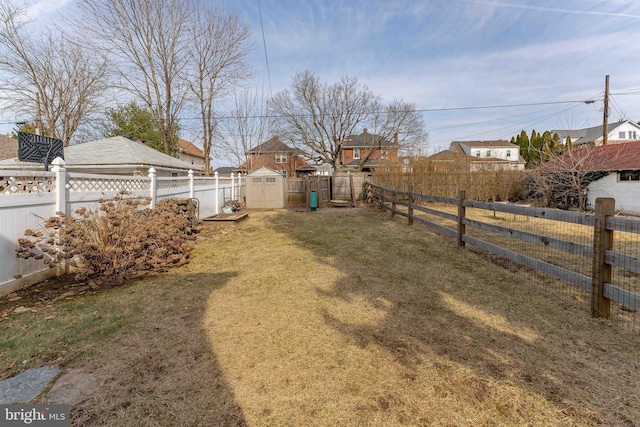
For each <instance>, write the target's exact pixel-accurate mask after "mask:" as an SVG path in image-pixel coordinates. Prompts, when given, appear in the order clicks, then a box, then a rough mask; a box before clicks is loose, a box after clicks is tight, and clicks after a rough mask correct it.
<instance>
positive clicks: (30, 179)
mask: <svg viewBox="0 0 640 427" xmlns="http://www.w3.org/2000/svg"><path fill="white" fill-rule="evenodd" d="M55 190H56V179H55V177H54V176H33V175H30V176H0V193H2V194H26V193H51V192H53V191H55Z"/></svg>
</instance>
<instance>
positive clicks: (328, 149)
mask: <svg viewBox="0 0 640 427" xmlns="http://www.w3.org/2000/svg"><path fill="white" fill-rule="evenodd" d="M271 110H272V111H273V113H274V115H275V116H278V120H277V121H276V122H275V129H276V131H277V132H278V133H280V135H281V137H282V138H284V139H286V140H288V141H289V142H290V143H291V144H293V145H295V146H297V147H298V148H300V149H302V150H303V151H305V152H307V153H309V154H310V156H311V158H312V159H313V160H314V161H315V162H316V163H318V164H320V163H329V164H331V165H332V166H333V167H334V168H335V169H339V168H340V152H341V150H342V146H343V144H344V143H345V142H346V139H347V137H348V136H350V135H353V134H355V133H356V132H357V131H359V130H360V128H365V127H368V128H369V129H371V130H372V131H373V132H371V133H374V134H375V135H378V137H379V138H372V139H371V144H372V149H373V148H375V146H376V144H380V143H381V141H382V140H384V139H386V140H392V139H393V138H394V135H395V134H396V133H398V134H399V135H403V139H406V141H407V142H410V141H417V140H419V139H421V138H423V137H424V131H423V126H422V118H421V116H420V115H419V113H417V112H416V111H415V109H414V108H413V106H411V105H410V104H405V103H403V102H402V101H394V102H392V103H391V104H389V105H388V106H385V105H383V103H382V100H381V98H380V96H378V95H376V94H374V93H373V92H372V91H371V90H369V88H368V87H367V86H365V85H363V84H360V83H358V80H357V79H355V78H352V77H344V78H343V79H342V80H341V81H340V82H337V83H333V84H326V83H322V82H321V81H320V79H319V78H318V77H316V76H315V75H313V74H312V73H311V72H309V71H304V72H301V73H298V74H296V75H295V76H294V77H293V79H292V82H291V87H290V89H287V90H284V91H282V92H280V93H278V94H276V95H275V97H274V98H273V100H272V102H271ZM370 152H371V150H370ZM365 161H366V160H365Z"/></svg>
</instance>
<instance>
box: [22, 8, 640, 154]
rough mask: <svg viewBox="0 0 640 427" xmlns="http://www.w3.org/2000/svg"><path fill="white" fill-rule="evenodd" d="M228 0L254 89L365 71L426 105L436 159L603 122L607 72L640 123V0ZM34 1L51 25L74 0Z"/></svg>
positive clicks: (617, 115) (616, 103)
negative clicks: (487, 143)
mask: <svg viewBox="0 0 640 427" xmlns="http://www.w3.org/2000/svg"><path fill="white" fill-rule="evenodd" d="M219 3H220V4H221V5H223V6H224V7H225V8H227V9H228V10H230V11H232V12H235V13H237V14H238V15H239V16H240V18H241V19H242V20H243V21H244V22H245V23H246V24H247V25H248V26H249V28H250V31H251V34H252V39H253V42H254V47H253V50H252V52H251V54H250V56H249V60H250V62H251V64H252V67H253V72H254V74H255V80H254V81H252V82H251V83H250V85H253V87H254V88H258V89H259V90H264V92H265V93H267V94H269V93H271V94H276V93H277V92H279V91H281V90H283V89H286V88H287V87H288V86H289V85H290V82H291V78H292V77H293V75H294V74H295V73H296V72H299V71H304V70H309V71H311V72H313V73H314V74H315V75H317V76H318V77H319V78H320V79H321V80H322V81H324V82H327V83H333V82H337V81H339V80H340V78H342V77H344V76H349V77H355V78H357V79H358V81H359V82H360V83H362V84H365V85H366V86H367V87H368V88H369V89H371V90H372V91H373V92H374V93H376V94H379V95H380V96H382V98H383V99H384V100H385V101H391V100H394V99H402V100H403V101H405V102H410V103H413V104H414V105H415V106H416V108H417V109H418V110H421V111H422V114H423V117H424V123H425V128H426V131H427V132H428V134H429V136H428V140H427V143H426V150H425V151H427V154H430V153H432V152H435V151H439V150H441V149H444V148H446V147H448V146H449V144H450V143H451V141H454V140H456V141H459V140H493V139H507V140H509V139H511V137H512V136H514V135H516V134H518V133H520V131H521V130H523V129H524V130H526V131H527V132H529V133H530V131H531V130H532V129H535V130H536V131H539V132H541V131H544V130H551V129H572V128H583V127H589V126H597V125H599V124H602V120H603V98H604V88H605V76H606V75H609V76H610V92H611V97H610V121H617V120H619V119H631V120H635V121H639V120H640V50H638V48H637V46H638V40H640V2H638V1H637V0H606V1H600V0H565V1H563V2H558V1H555V0H548V1H547V0H497V1H493V0H412V1H410V0H407V1H404V0H387V1H383V0H366V1H365V0H343V1H338V0H219ZM30 4H32V5H33V6H32V8H31V16H32V17H33V18H34V19H36V20H42V21H46V20H51V19H55V17H56V16H61V15H64V13H65V10H66V8H68V7H69V5H70V4H71V1H65V0H59V1H52V0H42V1H39V2H30ZM263 34H264V37H263ZM265 48H266V55H265ZM586 101H595V102H593V103H587V102H586ZM523 104H527V105H523Z"/></svg>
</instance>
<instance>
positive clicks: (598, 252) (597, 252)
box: [591, 198, 615, 319]
mask: <svg viewBox="0 0 640 427" xmlns="http://www.w3.org/2000/svg"><path fill="white" fill-rule="evenodd" d="M614 214H615V200H614V199H611V198H597V199H596V206H595V218H594V219H595V221H594V228H593V269H592V275H591V316H593V317H601V318H604V319H608V318H609V317H610V316H611V300H610V299H609V298H607V297H605V296H604V284H605V283H611V270H612V267H611V265H610V264H606V263H605V252H606V251H607V250H611V249H612V248H613V230H607V228H606V222H607V216H612V215H614Z"/></svg>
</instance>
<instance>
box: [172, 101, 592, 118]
mask: <svg viewBox="0 0 640 427" xmlns="http://www.w3.org/2000/svg"><path fill="white" fill-rule="evenodd" d="M594 102H595V101H594V100H592V99H587V100H581V101H551V102H532V103H527V104H503V105H479V106H473V107H443V108H416V109H411V110H396V111H394V112H395V113H437V112H444V111H465V110H487V109H493V108H496V109H497V108H515V107H533V106H540V105H558V104H593V103H594ZM387 113H389V112H388V111H358V112H353V114H387ZM290 116H293V117H312V116H313V115H312V114H308V113H300V114H290V115H287V117H290ZM244 117H246V118H248V119H277V118H281V117H285V116H283V115H280V114H258V115H253V116H244ZM200 119H201V118H200V117H181V118H180V120H200ZM217 119H218V120H228V119H237V116H217Z"/></svg>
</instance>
